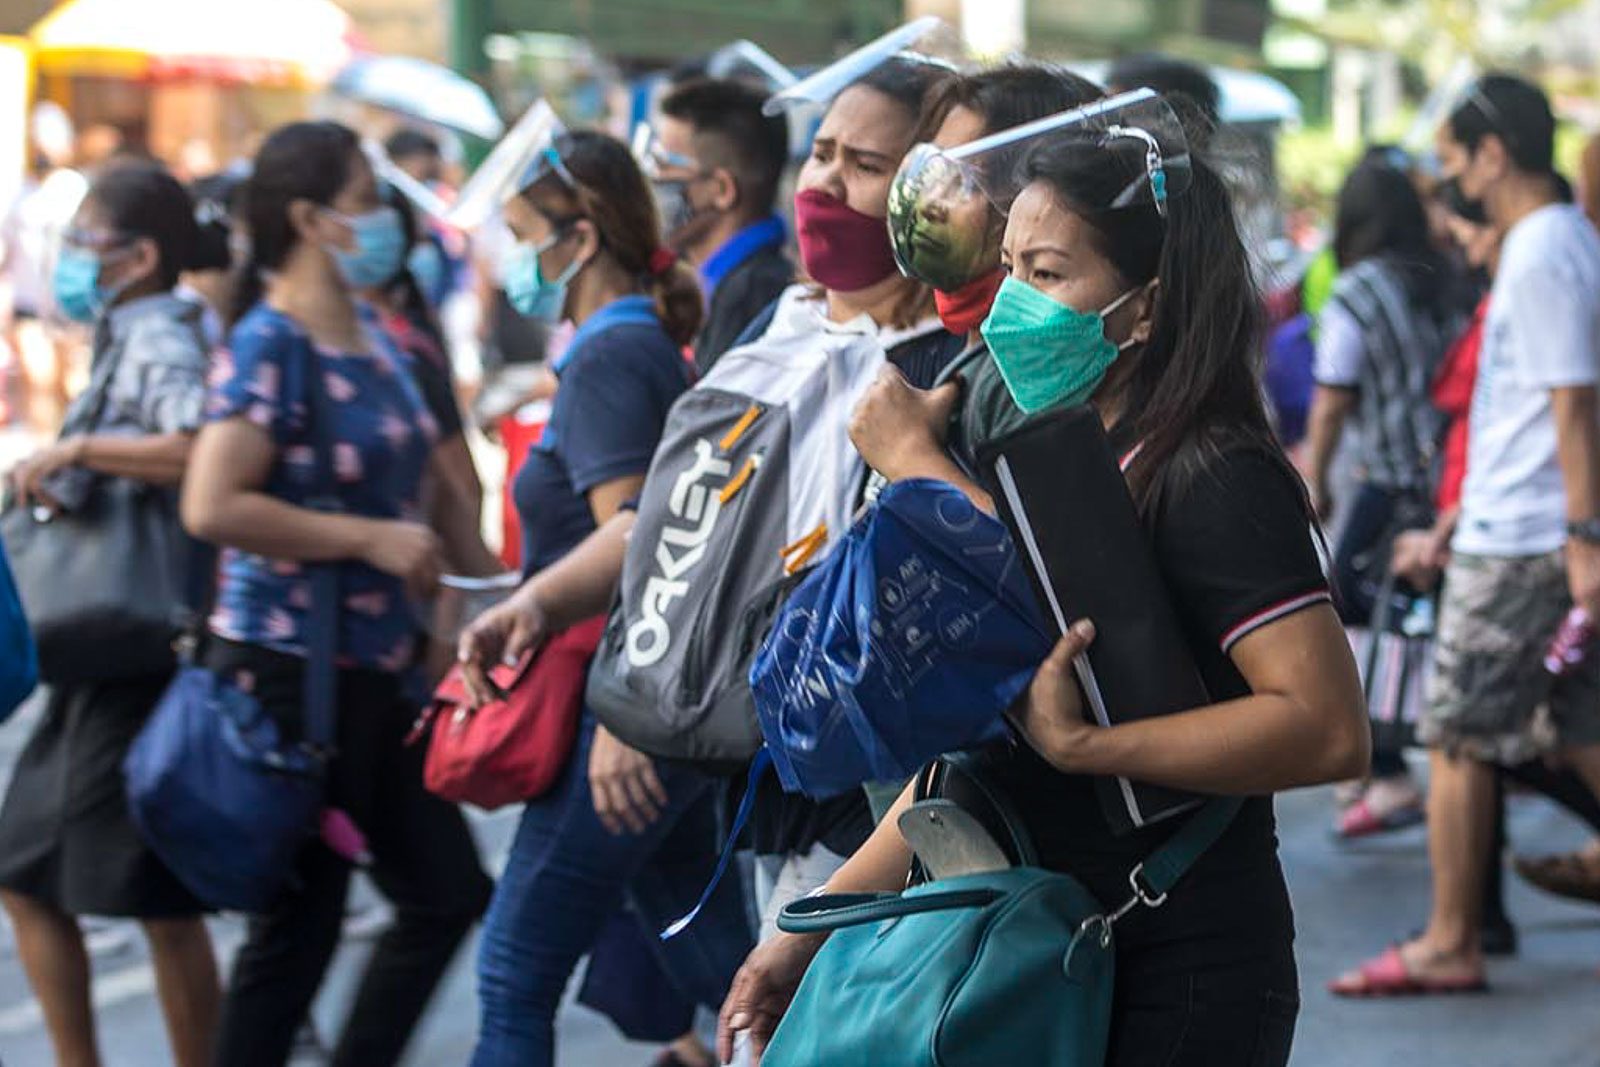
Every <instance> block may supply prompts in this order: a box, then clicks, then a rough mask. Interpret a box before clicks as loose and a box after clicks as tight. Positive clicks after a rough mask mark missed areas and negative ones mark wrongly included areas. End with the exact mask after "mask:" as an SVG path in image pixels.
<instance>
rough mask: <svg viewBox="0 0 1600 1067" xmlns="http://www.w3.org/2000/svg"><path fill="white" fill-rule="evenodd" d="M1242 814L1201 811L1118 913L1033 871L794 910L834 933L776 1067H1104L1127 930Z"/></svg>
mask: <svg viewBox="0 0 1600 1067" xmlns="http://www.w3.org/2000/svg"><path fill="white" fill-rule="evenodd" d="M1238 810H1239V801H1238V800H1237V799H1233V798H1227V799H1220V798H1219V799H1214V800H1210V801H1208V802H1206V803H1205V804H1204V805H1202V806H1201V807H1200V808H1199V809H1197V810H1196V811H1195V813H1194V814H1193V815H1191V816H1189V819H1188V822H1187V823H1186V824H1185V825H1184V826H1183V827H1182V828H1181V829H1180V830H1179V831H1178V832H1177V833H1176V834H1174V835H1173V837H1172V838H1171V839H1170V840H1169V841H1168V842H1167V843H1166V844H1164V845H1162V846H1161V847H1160V848H1159V849H1157V850H1156V851H1155V852H1154V853H1152V854H1151V855H1150V856H1149V857H1148V858H1147V859H1146V860H1145V861H1144V862H1143V863H1141V864H1139V865H1138V866H1137V867H1135V868H1134V869H1133V871H1132V872H1131V873H1130V874H1129V876H1128V882H1129V885H1130V886H1131V888H1132V892H1131V895H1130V896H1129V898H1128V899H1127V900H1126V901H1125V902H1124V903H1123V904H1122V905H1121V906H1120V907H1118V908H1116V909H1115V910H1107V909H1106V908H1105V907H1103V906H1102V905H1101V904H1100V903H1099V902H1098V901H1097V900H1095V899H1094V897H1093V896H1092V895H1091V894H1090V893H1089V891H1088V890H1087V889H1085V888H1084V887H1083V886H1082V885H1081V884H1079V883H1078V881H1077V880H1076V879H1074V878H1072V877H1071V876H1070V875H1065V874H1059V873H1055V872H1052V871H1045V870H1040V869H1039V868H1037V867H1033V866H1027V865H1025V866H1021V867H1010V868H1004V869H1000V870H989V871H983V872H981V873H974V874H964V875H960V876H958V877H953V878H944V879H941V880H937V881H932V882H927V883H924V884H922V885H917V886H913V887H911V888H909V889H907V890H906V891H905V892H903V893H882V894H874V893H867V894H836V895H826V896H815V897H806V898H804V899H801V900H798V901H795V902H794V903H792V904H790V905H789V906H788V907H786V908H784V910H783V913H782V915H781V916H780V918H779V920H778V925H779V927H781V928H782V929H783V930H785V931H787V932H789V933H819V932H826V933H829V934H831V936H830V937H829V938H828V941H827V943H826V944H825V945H824V946H823V948H822V951H821V952H819V953H818V954H817V957H816V959H815V960H813V961H812V963H811V967H810V968H809V969H808V970H807V971H806V975H805V978H804V980H803V981H802V982H801V983H800V988H799V990H798V991H797V992H796V994H795V998H794V1002H793V1003H792V1004H791V1005H790V1006H789V1010H788V1012H786V1013H785V1014H784V1017H783V1021H782V1022H781V1023H780V1025H779V1026H778V1029H777V1032H776V1033H775V1034H774V1035H773V1038H772V1042H771V1044H769V1045H768V1047H767V1051H766V1053H765V1054H764V1055H763V1056H762V1058H761V1062H762V1065H763V1067H819V1065H827V1067H996V1065H998V1064H1013V1063H1015V1064H1024V1063H1036V1064H1049V1065H1050V1067H1102V1065H1103V1064H1104V1063H1105V1059H1106V1044H1107V1040H1108V1037H1109V1032H1110V1023H1111V994H1112V985H1113V977H1114V974H1115V965H1114V957H1115V947H1114V943H1113V942H1114V928H1115V926H1116V923H1117V921H1118V920H1120V919H1121V918H1122V917H1123V916H1124V915H1126V914H1127V913H1128V912H1130V911H1132V910H1133V909H1134V908H1136V907H1139V906H1144V907H1151V908H1154V907H1160V906H1161V904H1162V903H1163V902H1164V901H1165V900H1166V898H1167V893H1168V891H1170V890H1171V889H1172V888H1173V887H1174V886H1175V885H1176V884H1177V883H1178V881H1179V879H1181V878H1182V877H1183V876H1184V874H1185V873H1186V872H1187V871H1188V870H1189V868H1190V867H1191V866H1192V865H1193V864H1194V862H1195V861H1196V860H1197V859H1199V858H1200V856H1201V855H1202V854H1203V853H1204V852H1205V850H1206V849H1207V848H1209V847H1210V846H1211V845H1212V843H1213V842H1215V841H1216V840H1217V838H1218V837H1220V836H1221V835H1222V833H1223V831H1224V830H1226V829H1227V827H1228V824H1229V823H1230V822H1231V821H1232V820H1233V816H1234V814H1235V813H1236V812H1237V811H1238ZM1007 822H1008V823H1009V822H1010V820H1009V819H1008V820H1007ZM1008 829H1009V830H1011V832H1012V836H1013V840H1018V839H1019V831H1018V830H1017V829H1016V827H1015V826H1014V825H1012V826H1008ZM1019 854H1020V855H1021V856H1022V857H1023V858H1024V863H1025V864H1026V863H1027V862H1028V860H1030V859H1031V858H1032V856H1031V849H1029V848H1027V847H1026V846H1023V847H1022V848H1021V850H1020V851H1019Z"/></svg>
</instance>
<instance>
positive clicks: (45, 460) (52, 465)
mask: <svg viewBox="0 0 1600 1067" xmlns="http://www.w3.org/2000/svg"><path fill="white" fill-rule="evenodd" d="M83 444H84V439H83V438H82V437H64V438H62V439H61V440H59V441H57V442H55V443H54V444H51V445H47V446H46V447H44V448H41V449H40V450H39V451H37V452H35V453H34V454H33V455H31V456H29V457H28V458H27V459H25V460H23V461H22V462H21V463H18V464H17V465H16V466H15V467H12V468H11V471H10V473H9V474H7V475H6V480H7V481H8V482H9V483H10V485H11V491H12V492H13V493H14V494H16V499H17V503H18V504H19V505H21V506H22V507H28V506H30V505H34V504H40V505H43V506H45V507H48V508H55V507H57V506H58V501H56V499H55V498H54V497H52V496H51V495H50V492H49V490H47V489H46V488H45V487H44V481H45V479H46V478H49V477H50V476H51V475H52V474H55V473H56V472H57V471H62V470H66V469H67V468H68V467H76V466H79V465H80V464H82V462H83Z"/></svg>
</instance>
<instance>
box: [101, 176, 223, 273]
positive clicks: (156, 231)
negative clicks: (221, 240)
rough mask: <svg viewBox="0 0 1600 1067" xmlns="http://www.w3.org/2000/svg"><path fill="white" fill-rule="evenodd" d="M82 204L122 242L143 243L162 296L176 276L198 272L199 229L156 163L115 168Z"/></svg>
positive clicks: (189, 205) (181, 194) (189, 206)
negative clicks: (152, 257) (150, 249)
mask: <svg viewBox="0 0 1600 1067" xmlns="http://www.w3.org/2000/svg"><path fill="white" fill-rule="evenodd" d="M88 199H89V200H91V201H93V202H94V203H95V205H97V206H98V207H99V208H100V210H101V211H103V212H104V213H105V215H106V221H107V222H109V223H110V224H111V228H112V229H113V230H115V231H117V232H118V233H120V234H123V235H125V236H128V237H147V238H149V239H150V240H151V241H153V242H154V243H155V246H156V254H157V258H158V259H159V266H158V268H157V272H158V273H157V275H156V280H157V283H158V285H159V286H160V288H161V289H162V290H167V289H171V288H172V287H173V286H174V285H176V284H178V275H179V274H180V273H182V272H183V271H186V270H195V269H197V268H200V267H202V266H204V255H203V251H204V247H203V242H202V241H201V237H200V226H199V224H198V223H196V222H195V219H194V204H193V202H192V201H191V200H190V199H189V194H188V193H186V192H185V191H184V189H183V186H182V185H180V184H179V183H178V179H176V178H174V177H173V176H172V175H171V174H170V173H168V172H167V169H166V168H165V167H163V166H161V164H159V163H147V162H142V161H140V162H133V161H129V162H119V163H115V164H113V165H112V166H110V167H108V168H107V169H106V170H105V171H103V172H102V173H101V174H100V176H99V177H98V178H96V179H95V182H94V185H93V186H92V187H91V188H90V190H89V193H88Z"/></svg>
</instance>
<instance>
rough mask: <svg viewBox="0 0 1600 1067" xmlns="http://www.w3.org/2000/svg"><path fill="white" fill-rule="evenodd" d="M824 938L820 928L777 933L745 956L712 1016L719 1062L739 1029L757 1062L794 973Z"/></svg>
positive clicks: (727, 1057) (790, 992) (796, 978)
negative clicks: (810, 932)
mask: <svg viewBox="0 0 1600 1067" xmlns="http://www.w3.org/2000/svg"><path fill="white" fill-rule="evenodd" d="M826 941H827V936H826V935H825V934H779V935H778V936H777V937H774V938H772V939H771V940H769V941H763V942H762V943H761V944H759V945H757V946H756V947H755V948H754V949H753V950H752V951H751V953H750V955H749V956H747V957H746V958H745V961H744V965H743V966H742V967H740V968H739V973H738V974H736V975H734V976H733V984H732V985H731V986H730V987H729V988H728V998H727V999H726V1000H724V1001H723V1002H722V1011H721V1012H720V1013H719V1014H718V1016H717V1056H718V1058H719V1059H720V1060H721V1061H722V1062H723V1063H732V1062H733V1052H734V1038H735V1037H736V1035H738V1034H739V1033H740V1032H741V1031H742V1032H743V1033H745V1034H747V1035H748V1036H749V1039H750V1053H751V1058H752V1060H753V1061H754V1063H755V1064H756V1067H760V1063H761V1056H762V1054H763V1053H765V1052H766V1051H767V1043H768V1042H770V1041H771V1040H772V1035H773V1033H775V1032H776V1031H777V1029H778V1023H779V1022H780V1021H782V1019H783V1013H784V1012H786V1011H788V1010H789V1004H790V1002H791V1001H793V1000H794V994H795V991H796V990H797V989H799V988H800V979H802V978H804V977H805V974H806V968H807V967H810V966H811V961H812V960H813V959H815V958H816V956H817V953H818V952H820V951H822V946H823V944H824V943H825V942H826Z"/></svg>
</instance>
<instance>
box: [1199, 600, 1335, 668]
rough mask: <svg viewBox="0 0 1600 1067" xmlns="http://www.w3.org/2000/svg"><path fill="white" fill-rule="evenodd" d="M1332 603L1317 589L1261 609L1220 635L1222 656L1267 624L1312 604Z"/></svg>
mask: <svg viewBox="0 0 1600 1067" xmlns="http://www.w3.org/2000/svg"><path fill="white" fill-rule="evenodd" d="M1332 602H1333V597H1332V596H1331V595H1330V594H1329V593H1328V591H1327V590H1326V589H1318V590H1315V591H1314V592H1310V593H1304V594H1302V595H1300V596H1296V597H1290V598H1289V599H1288V600H1280V601H1278V602H1277V603H1276V604H1273V605H1270V606H1269V607H1265V608H1262V609H1261V610H1260V611H1258V612H1256V613H1255V614H1254V615H1251V616H1250V617H1249V618H1247V619H1244V620H1243V621H1241V622H1240V623H1239V624H1238V625H1236V626H1235V627H1234V628H1233V629H1231V630H1229V631H1228V632H1227V633H1225V634H1223V635H1222V654H1223V655H1227V654H1228V653H1229V652H1231V651H1232V650H1233V646H1234V645H1236V644H1238V643H1239V642H1240V641H1242V640H1243V639H1244V638H1246V637H1248V636H1249V635H1250V634H1252V633H1254V632H1255V631H1257V630H1259V629H1261V627H1263V626H1265V625H1267V623H1269V622H1277V621H1278V620H1279V619H1281V618H1283V617H1284V616H1286V615H1293V614H1294V613H1295V612H1297V611H1301V610H1304V609H1305V608H1309V607H1311V606H1312V605H1313V604H1324V603H1332Z"/></svg>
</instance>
